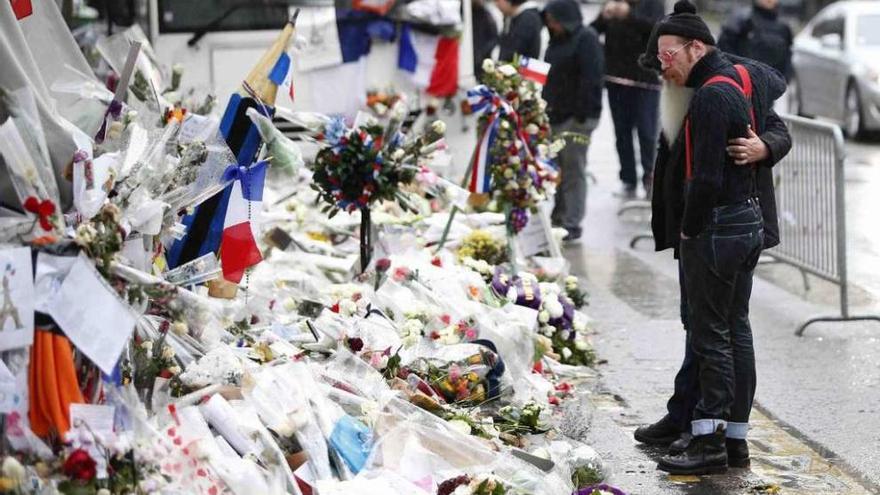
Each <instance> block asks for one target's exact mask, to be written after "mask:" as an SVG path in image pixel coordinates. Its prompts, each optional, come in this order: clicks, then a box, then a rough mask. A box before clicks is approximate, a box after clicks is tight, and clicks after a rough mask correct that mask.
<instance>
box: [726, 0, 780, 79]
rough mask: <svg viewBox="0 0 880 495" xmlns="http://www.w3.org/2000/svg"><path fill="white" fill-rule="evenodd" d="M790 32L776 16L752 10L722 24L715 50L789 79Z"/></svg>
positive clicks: (765, 10) (759, 9)
mask: <svg viewBox="0 0 880 495" xmlns="http://www.w3.org/2000/svg"><path fill="white" fill-rule="evenodd" d="M792 39H793V37H792V33H791V28H790V27H788V25H787V24H785V23H784V22H782V21H780V20H779V19H778V17H777V12H776V11H773V10H767V9H763V8H761V7H758V6H757V5H756V6H753V7H752V9H751V10H745V11H741V12H739V13H738V14H737V15H735V16H733V17H732V18H731V19H730V21H729V22H727V23H725V24H724V26H722V29H721V35H720V36H719V37H718V48H719V49H721V50H722V51H724V52H726V53H732V54H734V55H739V56H740V57H746V58H751V59H754V60H757V61H759V62H764V63H765V64H767V65H769V66H770V67H773V68H774V69H776V70H778V71H779V72H780V73H782V75H783V76H785V78H786V79H789V78H790V77H791V72H792V69H791V44H792Z"/></svg>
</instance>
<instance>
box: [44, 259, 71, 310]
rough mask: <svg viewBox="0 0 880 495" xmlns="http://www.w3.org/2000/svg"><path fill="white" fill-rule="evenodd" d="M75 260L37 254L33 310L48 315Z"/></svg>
mask: <svg viewBox="0 0 880 495" xmlns="http://www.w3.org/2000/svg"><path fill="white" fill-rule="evenodd" d="M74 262H76V258H75V257H73V256H55V255H52V254H46V253H39V254H37V272H36V275H35V276H34V292H35V293H36V301H34V309H35V310H37V311H39V312H40V313H46V314H49V311H50V309H49V308H51V306H52V304H53V303H54V301H55V298H56V297H58V291H59V290H60V289H61V282H63V281H64V278H65V277H67V273H68V272H70V268H71V267H73V264H74Z"/></svg>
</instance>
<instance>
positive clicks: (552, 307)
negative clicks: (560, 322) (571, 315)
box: [544, 299, 564, 318]
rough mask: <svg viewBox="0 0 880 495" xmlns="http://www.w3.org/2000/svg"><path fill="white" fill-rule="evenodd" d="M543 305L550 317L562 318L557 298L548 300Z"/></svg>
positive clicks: (561, 310) (560, 305) (560, 306)
mask: <svg viewBox="0 0 880 495" xmlns="http://www.w3.org/2000/svg"><path fill="white" fill-rule="evenodd" d="M544 307H545V308H546V309H547V311H548V312H549V313H550V317H551V318H562V315H563V313H564V311H563V309H562V304H559V300H558V299H557V300H555V301H554V300H552V299H551V300H550V301H548V302H546V303H544Z"/></svg>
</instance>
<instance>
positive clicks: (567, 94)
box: [542, 0, 604, 243]
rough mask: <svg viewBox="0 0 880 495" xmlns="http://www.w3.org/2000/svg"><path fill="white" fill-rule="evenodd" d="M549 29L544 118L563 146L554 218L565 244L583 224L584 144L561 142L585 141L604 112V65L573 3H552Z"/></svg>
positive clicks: (546, 10)
mask: <svg viewBox="0 0 880 495" xmlns="http://www.w3.org/2000/svg"><path fill="white" fill-rule="evenodd" d="M543 16H544V22H545V23H546V24H547V29H548V30H549V31H550V44H549V46H548V47H547V53H546V54H545V55H544V61H545V62H547V63H549V64H550V71H549V72H548V74H547V82H546V84H544V89H543V93H542V96H543V98H544V100H545V101H546V102H547V117H548V119H549V121H550V128H551V131H552V132H553V134H554V136H556V138H557V139H558V138H560V137H562V138H563V139H565V147H564V148H563V149H562V151H560V152H559V154H558V155H557V157H556V161H557V163H558V165H559V169H560V172H561V180H560V183H559V189H558V191H557V193H556V204H555V205H554V208H553V213H552V220H553V223H554V224H556V225H561V226H562V227H563V228H565V230H566V231H567V232H568V234H567V235H566V236H565V238H564V239H563V240H564V241H565V242H566V243H570V242H575V241H578V240H579V239H580V237H581V232H582V229H581V223H582V222H583V219H584V215H585V214H586V203H587V177H586V173H587V172H586V169H587V143H585V142H584V141H583V140H582V139H577V138H570V137H569V138H565V137H564V134H566V133H575V134H580V135H582V136H586V137H587V138H589V136H590V134H591V133H592V132H593V130H594V129H595V128H596V126H597V125H598V124H599V116H600V114H601V113H602V74H603V72H604V70H603V69H604V67H603V66H604V61H603V57H602V47H601V45H600V44H599V36H598V35H597V34H596V32H595V31H594V30H593V29H592V28H590V27H588V26H584V25H583V19H582V17H581V12H580V6H579V5H578V4H577V2H575V0H550V2H549V3H548V4H547V6H546V7H545V8H544V11H543Z"/></svg>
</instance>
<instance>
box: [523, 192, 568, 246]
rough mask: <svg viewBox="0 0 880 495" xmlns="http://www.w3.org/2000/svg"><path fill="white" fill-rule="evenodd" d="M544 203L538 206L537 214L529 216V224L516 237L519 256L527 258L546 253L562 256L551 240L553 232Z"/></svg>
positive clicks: (554, 242)
mask: <svg viewBox="0 0 880 495" xmlns="http://www.w3.org/2000/svg"><path fill="white" fill-rule="evenodd" d="M546 206H547V204H546V203H541V204H539V205H538V212H537V213H533V214H530V215H529V223H527V224H526V226H525V227H523V229H522V230H521V231H520V232H519V234H517V235H516V242H517V245H518V246H519V249H520V252H519V254H520V255H522V256H523V257H526V258H528V257H529V256H534V255H536V254H539V253H544V252H548V253H550V255H551V256H553V257H559V256H562V253H561V252H560V250H559V246H558V245H557V244H556V241H555V240H554V239H553V231H552V230H551V228H550V222H549V219H548V215H547V211H546V209H545V208H546Z"/></svg>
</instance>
